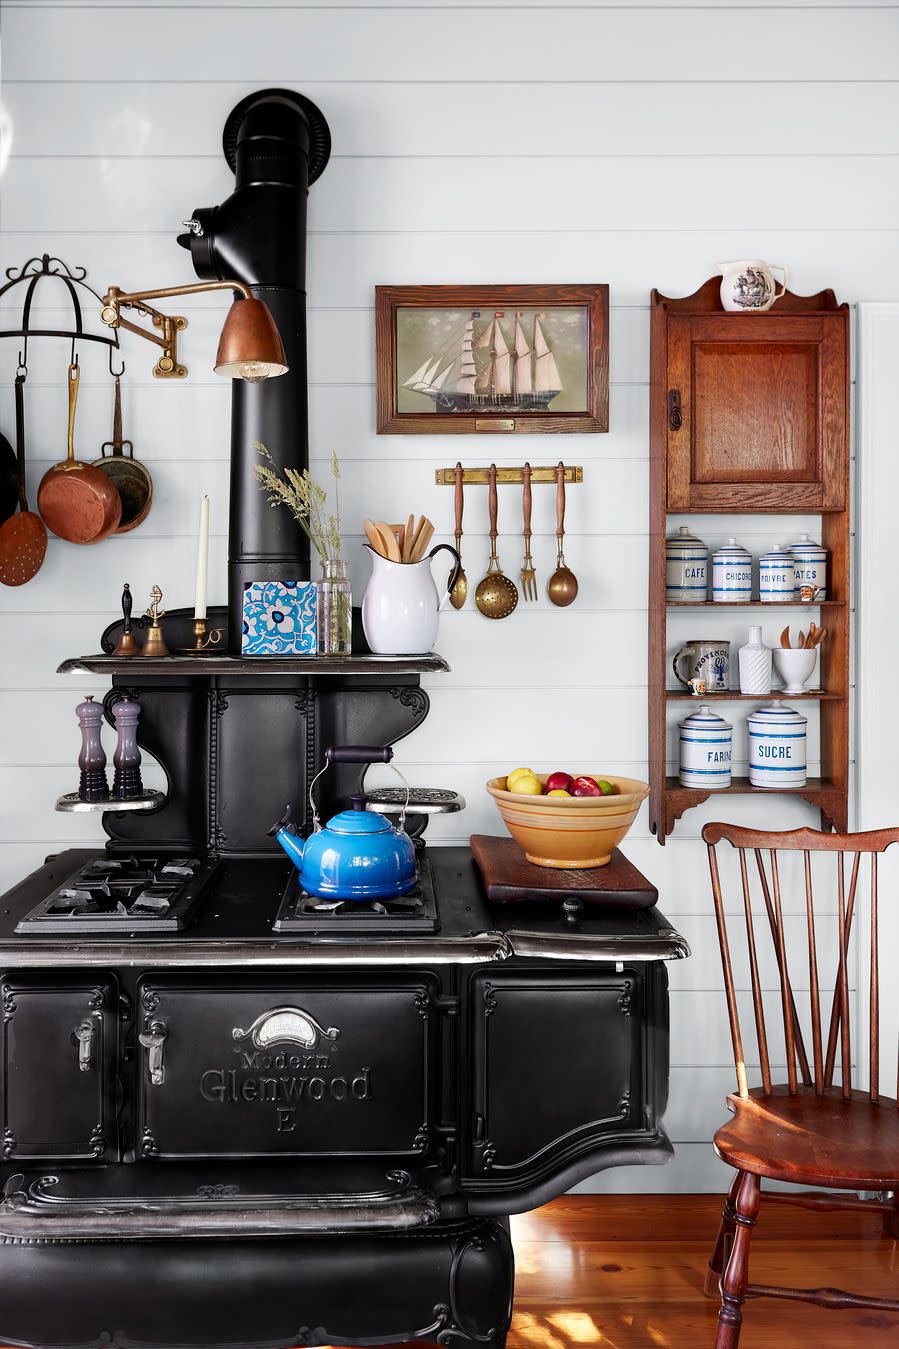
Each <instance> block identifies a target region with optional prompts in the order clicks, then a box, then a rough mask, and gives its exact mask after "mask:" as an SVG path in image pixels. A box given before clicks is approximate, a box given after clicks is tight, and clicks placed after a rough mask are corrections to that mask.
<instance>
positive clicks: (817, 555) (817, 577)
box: [788, 534, 827, 600]
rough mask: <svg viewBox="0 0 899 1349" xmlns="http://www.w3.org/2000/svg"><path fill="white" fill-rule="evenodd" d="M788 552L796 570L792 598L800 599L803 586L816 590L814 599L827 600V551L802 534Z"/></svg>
mask: <svg viewBox="0 0 899 1349" xmlns="http://www.w3.org/2000/svg"><path fill="white" fill-rule="evenodd" d="M788 552H789V553H790V554H791V555H792V558H793V566H794V567H795V568H796V591H795V595H794V598H795V599H797V600H798V599H801V598H802V595H801V591H802V587H803V586H812V587H814V589H815V590H817V592H818V593H817V594H816V596H815V599H818V600H826V599H827V549H826V548H824V547H822V545H821V544H820V543H815V541H814V539H810V538H809V536H808V535H807V534H803V535H802V537H801V538H800V539H797V541H796V542H795V543H791V544H790V547H789V549H788Z"/></svg>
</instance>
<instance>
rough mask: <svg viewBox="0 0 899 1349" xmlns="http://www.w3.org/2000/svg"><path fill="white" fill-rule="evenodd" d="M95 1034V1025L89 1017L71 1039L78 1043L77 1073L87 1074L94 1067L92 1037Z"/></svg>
mask: <svg viewBox="0 0 899 1349" xmlns="http://www.w3.org/2000/svg"><path fill="white" fill-rule="evenodd" d="M96 1032H97V1023H96V1021H94V1020H93V1019H92V1018H91V1017H86V1018H85V1019H84V1021H82V1023H81V1025H80V1026H79V1027H78V1029H77V1030H76V1031H75V1034H74V1037H73V1038H74V1039H75V1040H76V1041H77V1043H78V1071H79V1072H82V1073H89V1072H90V1070H91V1069H92V1068H93V1066H94V1035H95V1034H96Z"/></svg>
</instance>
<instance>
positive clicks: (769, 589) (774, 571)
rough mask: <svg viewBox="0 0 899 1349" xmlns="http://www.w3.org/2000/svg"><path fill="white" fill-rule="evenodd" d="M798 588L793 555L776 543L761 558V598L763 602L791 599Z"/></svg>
mask: <svg viewBox="0 0 899 1349" xmlns="http://www.w3.org/2000/svg"><path fill="white" fill-rule="evenodd" d="M795 590H796V568H795V566H794V564H793V555H792V553H788V552H787V550H786V549H785V548H781V546H780V544H779V543H776V544H775V545H774V547H773V548H772V549H771V551H770V553H763V554H762V556H761V557H760V558H759V599H760V600H761V602H762V603H763V604H778V603H782V602H783V601H784V600H791V599H792V598H793V595H794V592H795Z"/></svg>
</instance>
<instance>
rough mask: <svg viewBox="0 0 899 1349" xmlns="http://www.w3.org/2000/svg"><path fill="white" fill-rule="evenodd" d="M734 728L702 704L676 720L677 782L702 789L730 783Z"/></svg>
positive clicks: (712, 789) (724, 785) (715, 787)
mask: <svg viewBox="0 0 899 1349" xmlns="http://www.w3.org/2000/svg"><path fill="white" fill-rule="evenodd" d="M733 729H734V728H733V727H732V726H731V724H730V722H727V721H725V720H724V718H723V717H719V716H718V715H717V714H716V713H715V712H713V711H712V709H711V708H710V707H709V706H708V705H707V704H706V703H703V705H702V706H701V707H698V708H697V709H696V711H695V712H692V713H691V714H690V715H689V716H687V717H684V719H683V721H682V722H680V723H679V725H678V730H679V732H680V784H681V786H682V787H699V788H701V789H702V790H703V791H720V790H722V789H723V788H725V787H729V786H730V769H731V758H732V755H733Z"/></svg>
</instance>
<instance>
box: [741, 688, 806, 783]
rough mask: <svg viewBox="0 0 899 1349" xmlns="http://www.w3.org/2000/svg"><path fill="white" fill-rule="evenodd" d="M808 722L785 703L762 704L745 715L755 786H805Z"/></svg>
mask: <svg viewBox="0 0 899 1349" xmlns="http://www.w3.org/2000/svg"><path fill="white" fill-rule="evenodd" d="M806 725H807V721H806V718H805V717H804V716H802V714H801V713H800V712H796V711H794V710H793V708H792V707H786V706H785V705H784V704H783V703H771V704H770V705H769V706H767V707H759V708H757V710H756V711H755V712H753V713H751V714H750V715H749V716H748V717H747V718H746V728H747V730H748V732H749V781H750V784H751V785H752V786H753V787H774V788H776V789H777V790H779V791H783V789H784V788H785V787H804V786H805V761H806V740H807V737H806Z"/></svg>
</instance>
